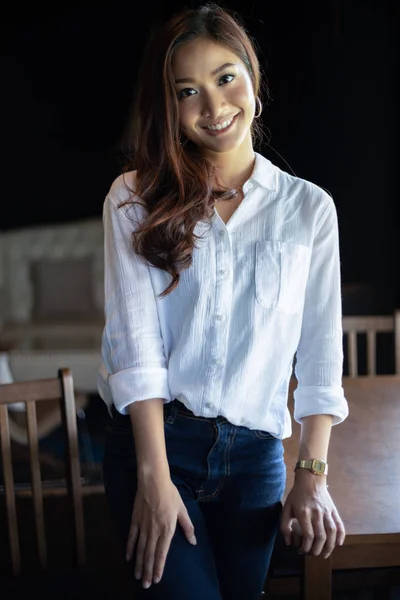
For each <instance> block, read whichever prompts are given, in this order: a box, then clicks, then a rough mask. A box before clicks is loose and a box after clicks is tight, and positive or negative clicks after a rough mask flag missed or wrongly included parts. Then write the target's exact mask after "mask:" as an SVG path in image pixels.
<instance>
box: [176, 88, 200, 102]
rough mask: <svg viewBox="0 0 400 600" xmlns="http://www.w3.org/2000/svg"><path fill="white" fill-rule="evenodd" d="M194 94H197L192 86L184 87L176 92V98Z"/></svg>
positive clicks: (179, 98)
mask: <svg viewBox="0 0 400 600" xmlns="http://www.w3.org/2000/svg"><path fill="white" fill-rule="evenodd" d="M194 94H197V92H196V90H194V89H193V88H185V89H184V90H181V91H180V92H178V100H181V99H182V98H188V97H189V96H193V95H194Z"/></svg>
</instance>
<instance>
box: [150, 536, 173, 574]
mask: <svg viewBox="0 0 400 600" xmlns="http://www.w3.org/2000/svg"><path fill="white" fill-rule="evenodd" d="M172 537H173V533H171V532H169V533H166V534H164V535H161V536H160V537H159V538H158V544H157V548H156V551H155V560H154V569H153V583H158V582H159V581H161V577H162V576H163V573H164V567H165V561H166V560H167V555H168V551H169V548H170V546H171V540H172Z"/></svg>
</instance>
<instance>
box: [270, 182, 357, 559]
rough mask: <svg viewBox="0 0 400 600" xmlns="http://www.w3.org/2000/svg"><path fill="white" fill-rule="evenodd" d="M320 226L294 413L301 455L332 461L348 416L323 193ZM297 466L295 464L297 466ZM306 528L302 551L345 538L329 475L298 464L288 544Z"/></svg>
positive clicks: (331, 230) (333, 222) (327, 549)
mask: <svg viewBox="0 0 400 600" xmlns="http://www.w3.org/2000/svg"><path fill="white" fill-rule="evenodd" d="M321 200H322V202H321V203H320V205H319V207H318V208H319V210H320V211H321V212H320V214H319V215H318V218H317V223H316V226H315V234H314V241H313V247H312V254H311V262H310V271H309V276H308V281H307V288H306V295H305V302H304V310H303V319H302V329H301V336H300V342H299V345H298V349H297V353H296V365H295V375H296V379H297V382H298V385H297V388H296V390H295V392H294V418H295V420H296V421H298V422H299V423H301V437H300V447H299V455H298V460H302V459H319V460H323V461H327V457H328V447H329V439H330V434H331V429H332V425H336V424H338V423H341V422H342V421H343V420H344V419H345V418H346V417H347V415H348V405H347V402H346V399H345V397H344V393H343V388H342V369H343V332H342V310H341V281H340V258H339V237H338V223H337V215H336V209H335V205H334V203H333V200H332V198H331V197H330V196H328V194H326V193H325V192H323V193H322V199H321ZM293 468H294V465H293ZM293 519H297V521H298V522H299V524H300V527H301V533H302V536H301V537H302V543H301V548H300V552H307V553H311V554H313V555H315V556H317V555H320V554H321V553H322V555H323V556H324V557H325V558H327V557H328V556H329V555H330V554H331V552H332V550H333V549H334V547H335V545H341V544H343V542H344V538H345V530H344V525H343V522H342V520H341V518H340V516H339V514H338V511H337V509H336V507H335V505H334V503H333V500H332V498H331V497H330V494H329V492H328V488H327V484H326V476H325V475H315V474H313V473H312V472H311V471H308V470H306V469H298V470H297V471H296V474H295V480H294V485H293V488H292V489H291V491H290V492H289V494H288V496H287V499H286V502H285V505H284V508H283V512H282V519H281V531H282V533H283V535H284V538H285V540H286V543H288V544H290V543H291V542H295V541H296V535H295V533H294V532H293V531H292V520H293Z"/></svg>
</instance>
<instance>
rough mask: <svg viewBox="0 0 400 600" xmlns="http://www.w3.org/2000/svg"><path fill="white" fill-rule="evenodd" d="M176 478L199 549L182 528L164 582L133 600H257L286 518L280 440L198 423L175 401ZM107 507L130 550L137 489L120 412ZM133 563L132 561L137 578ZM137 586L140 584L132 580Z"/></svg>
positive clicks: (169, 438)
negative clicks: (281, 525)
mask: <svg viewBox="0 0 400 600" xmlns="http://www.w3.org/2000/svg"><path fill="white" fill-rule="evenodd" d="M164 430H165V439H166V447H167V456H168V462H169V466H170V473H171V479H172V481H173V483H174V484H175V485H176V487H177V488H178V490H179V492H180V494H181V497H182V499H183V501H184V503H185V506H186V508H187V510H188V513H189V516H190V518H191V520H192V523H193V525H194V529H195V535H196V538H197V545H196V546H192V545H191V544H189V542H188V541H187V539H186V537H185V536H184V534H183V531H182V529H181V527H180V525H179V523H178V524H177V528H176V532H175V535H174V537H173V539H172V542H171V546H170V549H169V553H168V556H167V561H166V565H165V569H164V574H163V577H162V579H161V582H160V583H158V584H152V585H151V587H150V588H149V589H147V590H144V589H143V588H142V587H141V584H140V582H137V583H136V584H135V585H136V588H137V589H136V595H135V598H137V599H138V600H139V599H142V598H144V599H148V600H158V599H160V600H161V599H162V600H169V599H170V600H189V599H190V600H259V598H260V596H261V592H262V589H263V586H264V582H265V578H266V575H267V570H268V567H269V562H270V559H271V554H272V549H273V545H274V541H275V537H276V533H277V530H278V525H279V521H280V513H281V502H280V501H281V498H282V495H283V492H284V488H285V482H286V468H285V463H284V459H283V444H282V441H281V440H278V439H277V438H274V437H273V436H272V435H270V434H269V433H266V432H262V431H254V430H250V429H247V428H246V427H238V426H235V425H232V424H231V423H229V422H228V421H227V420H226V419H225V418H224V417H217V418H215V419H209V418H203V417H196V416H195V415H194V414H193V413H192V412H190V411H189V410H187V409H186V408H185V406H184V405H183V404H182V403H181V402H179V401H178V400H174V401H173V402H171V403H169V404H166V405H165V406H164ZM103 466H104V483H105V490H106V496H107V501H108V504H109V506H110V509H111V513H112V515H113V517H114V519H115V522H116V525H117V528H118V530H119V534H120V538H121V542H122V545H123V548H124V549H125V545H126V541H127V537H128V532H129V528H130V522H131V517H132V507H133V501H134V497H135V493H136V487H137V475H136V457H135V446H134V440H133V435H132V428H131V423H130V417H129V416H123V415H120V414H118V413H117V414H115V416H114V418H113V420H112V424H111V425H110V427H109V428H108V429H107V433H106V447H105V455H104V463H103ZM134 565H135V557H134V558H133V560H132V578H133V570H134ZM135 581H136V580H135Z"/></svg>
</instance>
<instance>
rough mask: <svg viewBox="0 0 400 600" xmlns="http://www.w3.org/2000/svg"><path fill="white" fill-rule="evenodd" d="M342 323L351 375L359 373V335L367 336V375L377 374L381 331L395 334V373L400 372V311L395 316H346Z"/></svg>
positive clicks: (355, 375)
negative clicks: (378, 336) (377, 352)
mask: <svg viewBox="0 0 400 600" xmlns="http://www.w3.org/2000/svg"><path fill="white" fill-rule="evenodd" d="M342 323H343V336H344V341H345V343H346V342H347V343H346V350H347V356H348V374H349V376H350V377H357V376H358V375H359V366H358V365H359V360H358V358H359V357H358V339H359V335H365V336H366V345H367V361H366V362H367V375H376V345H377V335H378V334H380V333H393V335H394V356H395V373H397V374H400V311H395V313H394V315H393V316H391V315H387V316H386V315H383V316H379V315H377V316H361V315H360V316H357V315H356V316H345V317H343V321H342Z"/></svg>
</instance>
